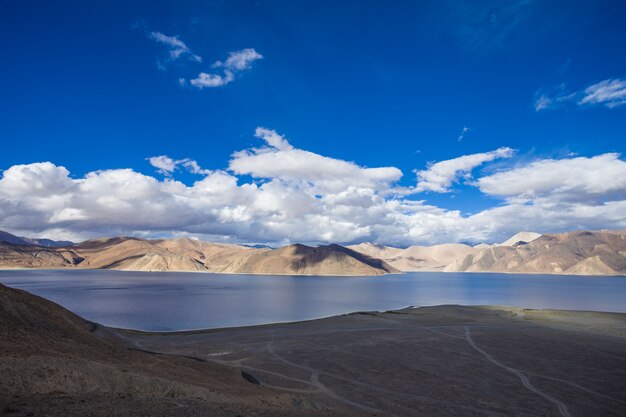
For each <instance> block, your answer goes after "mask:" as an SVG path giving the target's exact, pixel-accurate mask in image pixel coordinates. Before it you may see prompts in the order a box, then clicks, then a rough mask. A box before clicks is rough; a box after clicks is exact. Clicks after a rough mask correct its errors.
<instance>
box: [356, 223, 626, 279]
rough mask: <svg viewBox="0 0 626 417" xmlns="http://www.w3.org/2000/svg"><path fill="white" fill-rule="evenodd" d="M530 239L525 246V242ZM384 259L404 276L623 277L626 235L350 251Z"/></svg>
mask: <svg viewBox="0 0 626 417" xmlns="http://www.w3.org/2000/svg"><path fill="white" fill-rule="evenodd" d="M524 239H526V240H524ZM349 247H350V248H352V249H354V250H356V251H360V252H362V253H364V254H368V255H370V256H375V255H378V256H381V258H382V259H383V260H384V261H386V262H387V263H388V264H390V265H391V266H393V267H395V268H397V269H399V270H401V271H406V272H408V271H444V272H505V273H509V272H515V273H531V274H572V275H624V274H626V232H625V231H593V232H590V231H576V232H570V233H562V234H545V235H538V234H537V233H530V232H522V233H518V234H516V235H515V236H513V237H512V238H510V239H508V240H507V241H505V242H503V243H501V244H494V245H484V244H481V245H477V246H473V247H472V246H469V245H464V244H443V245H434V246H411V247H409V248H407V249H398V248H392V247H388V246H381V245H373V244H360V245H354V246H349Z"/></svg>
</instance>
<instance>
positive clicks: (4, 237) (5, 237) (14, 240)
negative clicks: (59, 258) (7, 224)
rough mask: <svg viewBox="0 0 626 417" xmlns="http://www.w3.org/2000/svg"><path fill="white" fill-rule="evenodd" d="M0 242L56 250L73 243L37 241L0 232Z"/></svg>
mask: <svg viewBox="0 0 626 417" xmlns="http://www.w3.org/2000/svg"><path fill="white" fill-rule="evenodd" d="M0 242H4V243H11V244H13V245H37V246H43V247H48V248H57V247H62V246H70V245H73V244H74V242H70V241H67V240H61V241H56V240H51V239H39V238H30V237H21V236H15V235H12V234H11V233H8V232H4V231H2V230H0Z"/></svg>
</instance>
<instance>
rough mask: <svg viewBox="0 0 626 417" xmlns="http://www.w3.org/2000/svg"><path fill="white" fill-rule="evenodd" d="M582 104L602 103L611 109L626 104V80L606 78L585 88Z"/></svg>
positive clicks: (580, 102)
mask: <svg viewBox="0 0 626 417" xmlns="http://www.w3.org/2000/svg"><path fill="white" fill-rule="evenodd" d="M579 104H580V105H585V104H602V105H604V106H606V107H608V108H610V109H612V108H613V107H618V106H623V105H624V104H626V80H620V79H614V80H604V81H600V82H599V83H596V84H594V85H591V86H589V87H587V88H586V89H585V92H584V97H583V98H582V99H581V100H580V101H579Z"/></svg>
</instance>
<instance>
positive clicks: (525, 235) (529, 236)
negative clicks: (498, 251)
mask: <svg viewBox="0 0 626 417" xmlns="http://www.w3.org/2000/svg"><path fill="white" fill-rule="evenodd" d="M539 237H541V234H540V233H535V232H519V233H517V234H515V235H513V236H511V237H510V238H508V239H507V240H505V241H504V242H502V243H500V244H499V245H496V246H515V245H519V244H526V243H530V242H532V241H533V240H535V239H537V238H539Z"/></svg>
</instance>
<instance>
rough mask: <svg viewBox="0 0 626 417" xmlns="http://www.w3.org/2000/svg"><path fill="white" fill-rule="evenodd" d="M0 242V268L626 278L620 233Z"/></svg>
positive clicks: (625, 244)
mask: <svg viewBox="0 0 626 417" xmlns="http://www.w3.org/2000/svg"><path fill="white" fill-rule="evenodd" d="M1 236H2V237H3V239H0V267H4V268H15V267H18V268H62V267H66V268H92V269H117V270H127V271H198V272H216V273H241V274H244V273H245V274H273V275H346V276H357V275H383V274H388V273H397V272H400V271H405V272H408V271H438V272H514V273H542V274H573V275H626V232H624V231H593V232H590V231H578V232H570V233H563V234H545V235H539V234H538V233H531V232H522V233H518V234H516V235H515V236H513V237H511V238H510V239H507V240H506V241H505V242H503V243H501V244H494V245H486V244H485V245H476V246H469V245H466V244H462V243H448V244H441V245H434V246H410V247H408V248H405V249H401V248H394V247H390V246H383V245H378V244H373V243H361V244H359V245H352V246H349V247H344V246H340V245H327V246H318V247H312V246H306V245H301V244H294V245H289V246H284V247H282V248H277V249H272V248H263V247H261V248H255V247H250V246H245V245H235V244H222V243H208V242H203V241H200V240H196V239H187V238H181V239H150V240H148V239H139V238H134V237H115V238H103V239H93V240H88V241H85V242H82V243H79V244H75V245H72V246H64V247H45V246H38V245H33V244H29V243H28V242H26V241H24V240H23V239H21V238H19V237H16V236H13V235H11V234H8V233H4V234H3V235H1Z"/></svg>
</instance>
